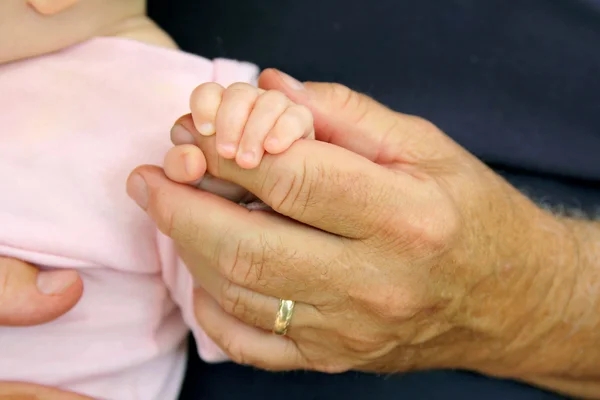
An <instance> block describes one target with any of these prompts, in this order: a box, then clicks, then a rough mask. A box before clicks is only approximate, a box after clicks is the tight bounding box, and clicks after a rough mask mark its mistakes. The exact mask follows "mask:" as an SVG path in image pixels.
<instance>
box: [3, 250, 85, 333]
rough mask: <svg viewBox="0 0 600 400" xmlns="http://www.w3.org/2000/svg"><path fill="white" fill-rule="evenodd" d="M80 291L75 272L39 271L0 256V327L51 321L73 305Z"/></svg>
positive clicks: (78, 297)
mask: <svg viewBox="0 0 600 400" xmlns="http://www.w3.org/2000/svg"><path fill="white" fill-rule="evenodd" d="M82 293H83V283H82V282H81V279H80V278H79V275H78V274H77V272H76V271H72V270H51V271H39V270H38V269H37V268H36V267H34V266H32V265H29V264H26V263H24V262H21V261H18V260H14V259H10V258H6V257H0V326H28V325H39V324H43V323H45V322H49V321H52V320H54V319H56V318H58V317H60V316H61V315H63V314H64V313H66V312H67V311H69V310H70V309H71V308H73V307H74V306H75V304H77V302H78V301H79V299H80V298H81V294H82Z"/></svg>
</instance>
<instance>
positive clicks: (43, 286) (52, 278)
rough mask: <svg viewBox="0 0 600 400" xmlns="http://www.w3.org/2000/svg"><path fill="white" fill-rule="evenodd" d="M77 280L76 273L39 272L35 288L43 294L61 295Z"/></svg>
mask: <svg viewBox="0 0 600 400" xmlns="http://www.w3.org/2000/svg"><path fill="white" fill-rule="evenodd" d="M77 279H78V275H77V272H75V271H67V270H62V271H61V270H53V271H40V272H38V274H37V282H36V285H37V288H38V290H39V291H40V292H42V293H43V294H48V295H51V294H54V295H55V294H61V293H64V292H65V291H66V290H67V289H68V288H70V287H71V286H72V285H73V284H74V283H75V282H76V281H77Z"/></svg>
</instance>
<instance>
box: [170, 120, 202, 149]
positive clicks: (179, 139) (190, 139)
mask: <svg viewBox="0 0 600 400" xmlns="http://www.w3.org/2000/svg"><path fill="white" fill-rule="evenodd" d="M171 142H172V143H173V144H175V145H177V144H194V143H196V139H194V136H193V135H192V134H191V133H190V132H189V131H188V130H187V129H185V128H184V126H183V125H179V124H177V125H174V126H173V128H171Z"/></svg>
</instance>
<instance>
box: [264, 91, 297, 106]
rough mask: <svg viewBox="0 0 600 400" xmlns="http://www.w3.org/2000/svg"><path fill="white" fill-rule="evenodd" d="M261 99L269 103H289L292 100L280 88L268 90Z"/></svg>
mask: <svg viewBox="0 0 600 400" xmlns="http://www.w3.org/2000/svg"><path fill="white" fill-rule="evenodd" d="M259 101H260V102H263V103H265V104H267V105H287V104H288V103H289V102H290V100H289V99H288V97H287V96H286V95H285V94H283V93H281V92H280V91H279V90H267V91H266V92H264V93H263V94H262V95H261V96H260V98H259Z"/></svg>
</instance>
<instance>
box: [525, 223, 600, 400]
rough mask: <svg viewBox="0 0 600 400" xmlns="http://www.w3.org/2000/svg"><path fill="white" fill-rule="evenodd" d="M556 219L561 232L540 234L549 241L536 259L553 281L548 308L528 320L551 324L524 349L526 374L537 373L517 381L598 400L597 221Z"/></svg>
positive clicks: (599, 248) (599, 307) (599, 225)
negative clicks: (528, 370) (530, 365)
mask: <svg viewBox="0 0 600 400" xmlns="http://www.w3.org/2000/svg"><path fill="white" fill-rule="evenodd" d="M555 220H556V221H557V222H558V223H559V224H560V225H562V226H563V227H564V229H561V228H557V229H556V230H555V231H554V232H549V231H548V232H544V233H545V235H543V237H545V238H549V239H547V242H546V243H544V244H543V245H542V246H541V252H540V255H541V257H536V259H537V260H539V261H540V265H538V266H537V268H538V269H540V270H543V269H548V270H550V271H552V274H551V275H546V276H552V277H553V278H552V279H549V280H548V281H547V282H548V283H547V284H548V295H547V296H546V303H547V304H546V305H545V306H542V307H539V308H538V309H537V311H538V315H536V316H532V323H536V322H539V321H544V322H547V321H552V323H551V324H549V326H550V328H549V329H548V330H546V331H542V332H543V334H541V335H539V337H538V338H537V339H536V341H537V343H536V342H535V341H532V343H531V346H530V347H529V348H530V349H532V350H531V353H530V354H529V357H531V360H533V361H530V362H533V363H534V365H533V366H534V367H533V368H532V369H531V370H532V371H537V373H534V374H532V375H531V376H520V377H518V378H521V379H524V380H526V381H529V382H531V383H533V384H536V385H540V386H544V387H546V388H549V389H552V390H555V391H559V392H562V393H565V394H568V395H571V396H578V397H585V398H596V399H600V222H597V221H592V220H585V219H575V218H565V217H557V218H556V219H555ZM557 226H559V225H557ZM550 234H551V235H550ZM542 281H544V279H543V278H542ZM539 323H543V322H539ZM532 329H533V330H535V327H532Z"/></svg>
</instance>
